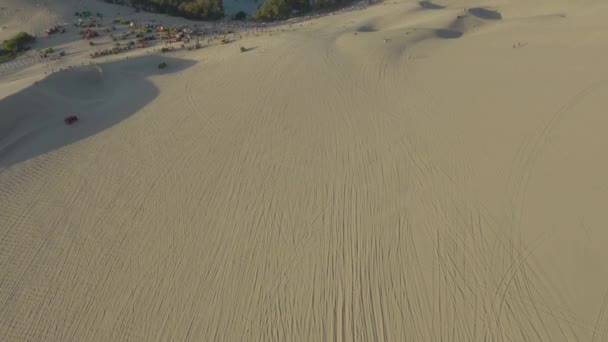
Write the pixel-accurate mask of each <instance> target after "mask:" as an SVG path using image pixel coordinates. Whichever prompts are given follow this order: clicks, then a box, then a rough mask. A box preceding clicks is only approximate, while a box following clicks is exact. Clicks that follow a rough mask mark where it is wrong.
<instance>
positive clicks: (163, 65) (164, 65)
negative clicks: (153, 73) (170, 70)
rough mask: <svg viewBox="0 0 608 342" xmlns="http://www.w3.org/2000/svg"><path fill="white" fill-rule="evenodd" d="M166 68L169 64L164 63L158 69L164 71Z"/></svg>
mask: <svg viewBox="0 0 608 342" xmlns="http://www.w3.org/2000/svg"><path fill="white" fill-rule="evenodd" d="M166 67H167V63H165V62H162V63H160V64H159V65H158V68H159V69H164V68H166Z"/></svg>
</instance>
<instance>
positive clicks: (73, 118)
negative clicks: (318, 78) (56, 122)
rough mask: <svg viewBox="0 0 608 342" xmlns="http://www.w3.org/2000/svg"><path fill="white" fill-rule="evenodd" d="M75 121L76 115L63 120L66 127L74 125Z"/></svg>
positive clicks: (76, 119)
mask: <svg viewBox="0 0 608 342" xmlns="http://www.w3.org/2000/svg"><path fill="white" fill-rule="evenodd" d="M76 121H78V117H77V116H76V115H70V116H68V117H66V118H65V119H64V120H63V122H65V124H66V125H71V124H73V123H75V122H76Z"/></svg>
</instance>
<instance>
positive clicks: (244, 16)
mask: <svg viewBox="0 0 608 342" xmlns="http://www.w3.org/2000/svg"><path fill="white" fill-rule="evenodd" d="M245 19H247V13H245V12H243V11H238V12H237V13H236V14H235V15H234V20H245Z"/></svg>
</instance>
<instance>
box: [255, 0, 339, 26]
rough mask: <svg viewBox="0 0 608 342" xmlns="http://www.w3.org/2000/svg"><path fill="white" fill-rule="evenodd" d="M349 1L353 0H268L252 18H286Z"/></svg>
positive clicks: (331, 7) (274, 19)
mask: <svg viewBox="0 0 608 342" xmlns="http://www.w3.org/2000/svg"><path fill="white" fill-rule="evenodd" d="M349 2H351V0H266V1H265V2H264V3H263V4H262V6H260V8H259V9H258V10H257V11H256V12H255V13H253V15H252V18H253V19H254V20H259V21H276V20H286V19H289V18H291V17H293V16H296V15H299V14H302V13H306V12H309V11H311V10H320V9H334V8H337V7H340V6H343V5H346V4H348V3H349Z"/></svg>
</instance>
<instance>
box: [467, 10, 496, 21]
mask: <svg viewBox="0 0 608 342" xmlns="http://www.w3.org/2000/svg"><path fill="white" fill-rule="evenodd" d="M468 12H469V13H471V14H472V15H474V16H476V17H477V18H481V19H486V20H501V19H502V14H500V12H497V11H492V10H489V9H486V8H481V7H475V8H470V9H469V10H468Z"/></svg>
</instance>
